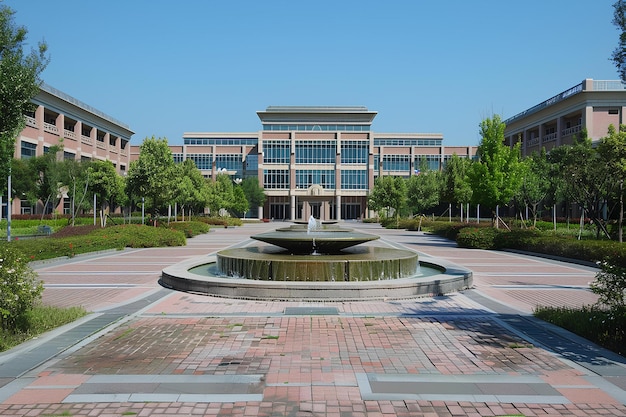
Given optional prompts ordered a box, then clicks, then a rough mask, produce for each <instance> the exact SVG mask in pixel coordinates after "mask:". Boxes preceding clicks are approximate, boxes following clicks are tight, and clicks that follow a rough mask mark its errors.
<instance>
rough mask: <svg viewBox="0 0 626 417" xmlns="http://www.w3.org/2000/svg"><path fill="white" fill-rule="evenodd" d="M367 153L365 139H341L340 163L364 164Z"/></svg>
mask: <svg viewBox="0 0 626 417" xmlns="http://www.w3.org/2000/svg"><path fill="white" fill-rule="evenodd" d="M368 155H369V142H368V141H366V140H358V141H342V142H341V163H342V164H366V163H367V156H368Z"/></svg>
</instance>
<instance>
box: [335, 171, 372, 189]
mask: <svg viewBox="0 0 626 417" xmlns="http://www.w3.org/2000/svg"><path fill="white" fill-rule="evenodd" d="M368 188H369V187H368V186H367V171H365V170H357V169H346V170H343V171H341V189H342V190H367V189H368Z"/></svg>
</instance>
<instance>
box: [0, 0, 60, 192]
mask: <svg viewBox="0 0 626 417" xmlns="http://www.w3.org/2000/svg"><path fill="white" fill-rule="evenodd" d="M14 14H15V12H14V11H13V10H12V9H10V8H9V7H7V6H3V5H0V97H2V100H0V178H7V176H8V175H9V172H10V168H11V161H12V160H13V153H14V152H15V139H16V138H17V135H18V134H19V133H20V132H21V131H22V129H23V128H24V123H25V121H24V113H25V112H26V111H27V110H29V109H31V108H32V106H33V104H32V103H31V99H32V98H33V97H34V96H35V95H37V93H38V92H39V87H40V85H41V83H42V81H41V79H40V78H39V75H40V74H41V72H42V71H43V70H44V68H45V67H46V65H47V64H48V60H49V59H48V57H47V55H46V51H47V46H46V44H45V43H44V42H40V43H39V44H38V46H37V49H31V51H30V52H29V53H27V52H25V51H24V43H25V42H26V35H27V34H28V31H27V30H26V28H25V27H23V26H17V25H16V24H15V22H14V19H13V16H14ZM1 183H2V184H3V186H2V188H1V190H3V191H4V190H6V183H5V182H4V181H2V182H1Z"/></svg>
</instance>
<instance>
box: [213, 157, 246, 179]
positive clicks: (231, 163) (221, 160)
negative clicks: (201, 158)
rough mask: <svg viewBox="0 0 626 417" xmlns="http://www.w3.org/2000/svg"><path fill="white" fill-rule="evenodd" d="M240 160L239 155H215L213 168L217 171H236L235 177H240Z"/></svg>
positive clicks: (241, 163) (241, 168)
mask: <svg viewBox="0 0 626 417" xmlns="http://www.w3.org/2000/svg"><path fill="white" fill-rule="evenodd" d="M242 158H243V156H242V155H241V154H221V155H215V167H216V168H217V169H223V168H226V169H227V170H228V171H236V173H235V175H237V176H239V177H241V174H242V170H243V161H242Z"/></svg>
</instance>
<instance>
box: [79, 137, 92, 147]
mask: <svg viewBox="0 0 626 417" xmlns="http://www.w3.org/2000/svg"><path fill="white" fill-rule="evenodd" d="M80 141H81V142H82V143H85V144H87V145H91V144H92V142H91V137H89V136H85V135H80Z"/></svg>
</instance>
